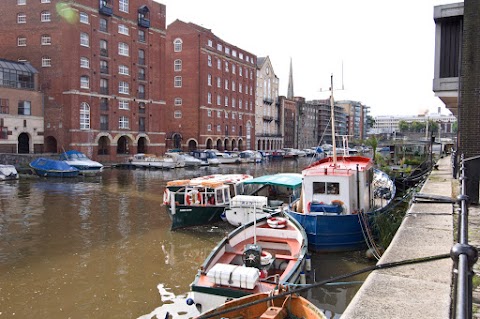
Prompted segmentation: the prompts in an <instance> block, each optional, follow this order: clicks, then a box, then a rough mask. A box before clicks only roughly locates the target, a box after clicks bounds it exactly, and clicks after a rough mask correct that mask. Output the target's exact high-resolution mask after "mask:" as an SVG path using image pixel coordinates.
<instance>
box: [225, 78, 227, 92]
mask: <svg viewBox="0 0 480 319" xmlns="http://www.w3.org/2000/svg"><path fill="white" fill-rule="evenodd" d="M225 90H228V79H225Z"/></svg>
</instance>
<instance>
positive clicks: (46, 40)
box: [40, 34, 52, 45]
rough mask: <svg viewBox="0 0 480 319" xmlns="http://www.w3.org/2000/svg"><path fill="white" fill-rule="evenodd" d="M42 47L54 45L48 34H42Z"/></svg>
mask: <svg viewBox="0 0 480 319" xmlns="http://www.w3.org/2000/svg"><path fill="white" fill-rule="evenodd" d="M40 44H41V45H52V37H51V36H50V35H48V34H42V37H41V39H40Z"/></svg>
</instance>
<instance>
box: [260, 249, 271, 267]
mask: <svg viewBox="0 0 480 319" xmlns="http://www.w3.org/2000/svg"><path fill="white" fill-rule="evenodd" d="M271 261H272V254H270V253H269V252H268V251H262V256H261V257H260V265H262V266H266V265H268V264H270V262H271Z"/></svg>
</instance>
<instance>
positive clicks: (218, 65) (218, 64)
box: [217, 59, 222, 70]
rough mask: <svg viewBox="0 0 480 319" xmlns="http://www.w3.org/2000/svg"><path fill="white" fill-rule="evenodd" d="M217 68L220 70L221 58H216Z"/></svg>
mask: <svg viewBox="0 0 480 319" xmlns="http://www.w3.org/2000/svg"><path fill="white" fill-rule="evenodd" d="M217 69H219V70H221V69H222V60H220V59H217Z"/></svg>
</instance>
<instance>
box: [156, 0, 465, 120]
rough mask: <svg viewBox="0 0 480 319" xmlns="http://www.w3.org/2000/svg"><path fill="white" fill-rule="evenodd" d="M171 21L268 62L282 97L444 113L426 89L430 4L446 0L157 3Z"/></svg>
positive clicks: (431, 43)
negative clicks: (204, 31)
mask: <svg viewBox="0 0 480 319" xmlns="http://www.w3.org/2000/svg"><path fill="white" fill-rule="evenodd" d="M155 1H157V2H160V3H163V4H165V5H166V11H167V20H166V22H167V26H168V24H170V23H172V22H173V21H175V20H176V19H179V20H182V21H184V22H193V23H195V24H198V25H201V26H203V27H205V28H207V29H211V30H212V32H213V33H214V34H215V35H216V36H217V37H219V38H220V39H222V40H223V41H225V42H227V43H230V44H232V45H235V46H237V47H239V48H241V49H243V50H246V51H248V52H250V53H252V54H254V55H256V56H257V57H266V56H268V57H269V58H270V61H271V62H272V66H273V69H274V72H275V74H276V75H277V77H278V78H279V80H280V89H279V94H280V95H284V96H286V95H287V88H288V78H289V72H290V60H291V61H292V68H293V85H294V94H295V96H301V97H304V98H305V99H306V100H307V101H308V100H313V99H327V98H329V96H330V92H329V88H330V76H331V75H333V79H334V85H333V88H334V91H333V95H334V98H335V100H354V101H360V102H362V103H363V104H365V105H367V106H369V107H370V114H371V115H372V116H377V115H418V114H424V113H425V112H430V113H437V112H438V108H439V107H441V113H442V114H450V112H449V111H448V110H447V109H446V108H445V106H444V104H443V103H442V102H441V101H440V99H438V98H437V97H435V95H434V93H433V91H432V81H433V68H434V50H435V23H434V21H433V8H434V6H436V5H442V4H448V3H454V2H462V1H451V0H450V1H448V0H403V1H389V0H364V1H360V0H328V1H327V0H297V1H286V0H256V1H253V0H242V1H229V0H201V1H200V0H155Z"/></svg>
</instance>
